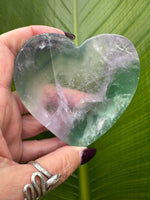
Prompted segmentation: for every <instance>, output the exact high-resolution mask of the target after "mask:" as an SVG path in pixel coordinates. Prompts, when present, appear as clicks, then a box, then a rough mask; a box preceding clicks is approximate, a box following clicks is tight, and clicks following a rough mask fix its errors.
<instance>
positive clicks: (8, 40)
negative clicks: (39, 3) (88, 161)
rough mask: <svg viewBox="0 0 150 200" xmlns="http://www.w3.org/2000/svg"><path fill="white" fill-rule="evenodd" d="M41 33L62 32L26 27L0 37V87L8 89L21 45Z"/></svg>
mask: <svg viewBox="0 0 150 200" xmlns="http://www.w3.org/2000/svg"><path fill="white" fill-rule="evenodd" d="M43 33H59V34H64V32H63V31H61V30H59V29H56V28H52V27H48V26H42V25H39V26H38V25H34V26H27V27H23V28H19V29H15V30H13V31H10V32H7V33H4V34H2V35H0V62H1V63H0V65H1V66H0V76H1V77H0V87H1V88H10V85H11V82H12V77H13V71H14V59H15V55H16V54H17V52H18V51H19V50H20V48H21V47H22V46H23V44H24V43H25V42H26V41H27V40H28V39H29V38H31V37H32V36H35V35H38V34H43Z"/></svg>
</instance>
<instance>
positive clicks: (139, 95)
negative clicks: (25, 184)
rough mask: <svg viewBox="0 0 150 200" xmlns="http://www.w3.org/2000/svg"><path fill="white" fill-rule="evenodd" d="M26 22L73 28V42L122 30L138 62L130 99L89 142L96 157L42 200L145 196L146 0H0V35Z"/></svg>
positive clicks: (143, 199)
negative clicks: (101, 133)
mask: <svg viewBox="0 0 150 200" xmlns="http://www.w3.org/2000/svg"><path fill="white" fill-rule="evenodd" d="M31 24H43V25H49V26H53V27H57V28H60V29H62V30H64V31H68V32H72V33H74V34H75V35H76V39H75V44H76V45H80V44H81V43H82V42H83V41H85V40H86V39H87V38H90V37H92V36H95V35H98V34H104V33H113V34H121V35H123V36H125V37H127V38H128V39H130V40H131V41H132V43H133V44H134V46H135V47H136V49H137V52H138V55H139V58H140V64H141V73H140V81H139V84H138V88H137V91H136V94H135V96H134V98H133V100H132V102H131V103H130V105H129V106H128V108H127V109H126V111H125V112H124V114H123V115H122V116H121V118H120V119H119V120H118V121H117V122H116V123H115V125H114V126H113V127H112V128H111V129H110V130H109V131H108V132H107V133H106V134H105V135H104V136H102V137H101V138H100V139H98V140H97V141H96V142H95V143H93V144H92V145H91V147H95V148H96V149H97V155H96V156H95V157H94V158H93V159H92V160H91V161H90V162H89V163H88V164H86V165H83V166H81V167H80V168H79V169H78V170H76V171H75V172H74V173H73V174H72V176H70V178H69V179H68V180H67V181H66V182H64V183H63V184H62V185H61V186H59V187H58V188H56V189H55V190H53V191H51V192H50V193H49V194H47V195H46V196H45V197H43V198H42V199H43V200H48V199H52V200H79V199H80V200H149V199H150V1H149V0H43V1H42V0H20V1H19V0H0V33H4V32H6V31H10V30H12V29H15V28H18V27H23V26H28V25H31ZM12 40H13V38H12Z"/></svg>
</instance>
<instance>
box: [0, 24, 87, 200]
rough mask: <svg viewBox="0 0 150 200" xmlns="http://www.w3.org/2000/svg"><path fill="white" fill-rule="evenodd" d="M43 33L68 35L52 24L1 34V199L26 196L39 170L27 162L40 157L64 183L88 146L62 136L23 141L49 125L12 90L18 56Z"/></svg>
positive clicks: (48, 168)
mask: <svg viewBox="0 0 150 200" xmlns="http://www.w3.org/2000/svg"><path fill="white" fill-rule="evenodd" d="M42 33H60V34H64V32H63V31H61V30H58V29H55V28H52V27H47V26H28V27H24V28H20V29H16V30H13V31H10V32H8V33H5V34H2V35H0V180H1V181H0V200H4V199H5V200H14V199H15V200H23V199H24V194H23V188H24V185H25V184H27V183H30V177H31V175H32V173H33V172H34V171H37V170H36V169H35V168H34V167H33V166H32V165H30V164H23V163H26V162H28V161H30V160H36V161H38V162H39V163H40V164H41V165H42V166H43V167H44V168H45V169H47V170H48V171H49V172H51V173H52V174H57V173H58V174H59V173H60V174H61V175H62V176H61V179H60V181H59V183H58V184H60V183H62V182H63V181H64V180H66V179H67V178H68V176H70V175H71V174H72V173H73V171H74V170H75V169H76V168H77V167H78V166H79V165H80V162H81V161H80V154H81V152H82V151H83V150H84V149H85V147H72V146H68V145H66V144H65V143H63V142H62V141H60V140H59V139H58V138H52V139H44V140H41V141H36V140H32V141H22V139H26V138H30V137H33V136H35V135H37V134H39V133H41V132H43V131H45V130H46V128H44V127H43V126H42V125H41V124H40V123H39V122H38V121H37V120H35V119H34V118H33V116H31V115H30V114H29V113H28V111H27V110H26V108H25V107H24V106H23V104H22V103H21V101H20V99H19V97H18V95H17V93H16V92H11V83H12V77H13V70H14V59H15V56H16V54H17V52H18V51H19V50H20V48H21V47H22V45H23V44H24V43H25V42H26V41H27V40H28V39H29V38H31V37H32V36H34V35H37V34H42ZM27 113H28V114H27ZM24 114H26V115H24ZM58 184H57V185H58Z"/></svg>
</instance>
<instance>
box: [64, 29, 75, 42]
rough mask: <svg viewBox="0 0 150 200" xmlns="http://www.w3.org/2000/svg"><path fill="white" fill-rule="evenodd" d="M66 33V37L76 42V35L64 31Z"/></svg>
mask: <svg viewBox="0 0 150 200" xmlns="http://www.w3.org/2000/svg"><path fill="white" fill-rule="evenodd" d="M64 33H65V36H66V37H68V38H69V39H71V40H74V39H75V37H76V36H75V35H74V34H72V33H69V32H65V31H64Z"/></svg>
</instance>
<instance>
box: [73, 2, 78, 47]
mask: <svg viewBox="0 0 150 200" xmlns="http://www.w3.org/2000/svg"><path fill="white" fill-rule="evenodd" d="M73 32H74V35H75V36H76V38H75V40H74V43H75V45H76V46H78V29H77V0H73Z"/></svg>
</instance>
